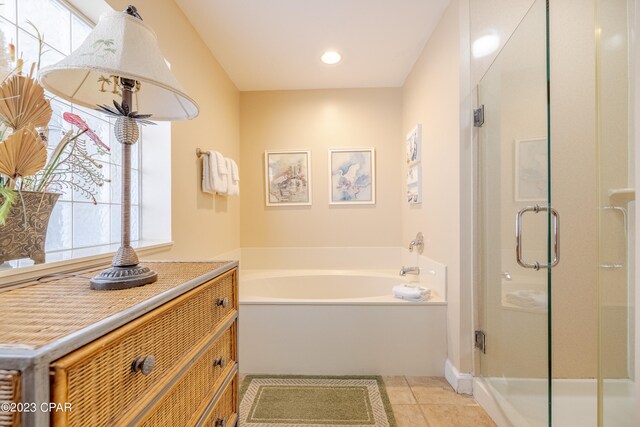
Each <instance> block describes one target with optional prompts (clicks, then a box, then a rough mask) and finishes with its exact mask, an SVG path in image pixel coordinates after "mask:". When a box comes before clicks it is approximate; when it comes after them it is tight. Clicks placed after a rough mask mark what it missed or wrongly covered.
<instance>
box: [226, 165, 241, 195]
mask: <svg viewBox="0 0 640 427" xmlns="http://www.w3.org/2000/svg"><path fill="white" fill-rule="evenodd" d="M226 161H227V170H228V171H229V178H228V189H227V194H228V195H229V196H237V195H239V194H240V172H239V171H238V165H237V164H236V162H235V161H234V160H233V159H229V158H227V159H226Z"/></svg>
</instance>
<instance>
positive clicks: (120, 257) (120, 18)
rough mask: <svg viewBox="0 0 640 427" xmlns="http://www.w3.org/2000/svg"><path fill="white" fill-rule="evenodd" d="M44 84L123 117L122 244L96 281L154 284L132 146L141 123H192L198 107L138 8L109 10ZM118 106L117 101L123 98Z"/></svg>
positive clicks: (118, 130)
mask: <svg viewBox="0 0 640 427" xmlns="http://www.w3.org/2000/svg"><path fill="white" fill-rule="evenodd" d="M39 79H40V83H41V84H42V85H43V86H44V87H45V88H46V89H47V90H48V91H49V92H51V93H53V94H55V95H57V96H59V97H61V98H64V99H66V100H68V101H71V102H73V103H74V104H78V105H82V106H83V107H88V108H93V109H97V108H99V107H100V108H101V110H102V112H106V113H108V114H111V115H113V116H116V117H117V120H116V123H115V135H116V139H117V140H118V142H120V143H121V144H122V242H121V245H120V248H119V249H118V252H117V253H116V255H115V256H114V257H113V261H112V263H111V268H109V269H106V270H104V271H102V272H101V273H99V274H98V275H97V276H95V277H93V278H92V279H91V288H92V289H97V290H116V289H127V288H132V287H135V286H142V285H146V284H149V283H153V282H155V281H156V280H157V274H156V273H155V272H154V271H152V270H151V269H150V268H149V267H146V266H144V265H141V264H140V263H139V261H138V256H137V255H136V252H135V250H134V249H133V248H132V247H131V223H130V220H131V146H132V145H133V144H135V143H136V141H137V140H138V136H139V128H138V125H139V122H143V123H144V122H145V119H147V118H151V120H155V121H171V120H181V119H192V118H194V117H196V116H197V115H198V106H197V104H196V103H195V101H193V100H192V99H191V98H190V97H189V96H187V95H186V94H185V93H184V91H183V90H182V87H181V86H180V84H179V83H178V81H177V80H176V79H175V77H174V76H173V74H172V73H171V70H170V69H169V67H168V66H167V63H166V61H165V59H164V57H163V56H162V53H161V52H160V48H159V47H158V41H157V37H156V35H155V33H154V32H153V30H152V29H151V28H150V27H149V26H148V25H147V24H145V23H144V22H143V21H142V18H141V17H140V15H139V14H138V12H137V10H136V8H135V7H134V6H129V7H128V8H127V9H126V10H125V11H124V12H115V11H114V12H108V13H105V14H104V15H102V16H101V17H100V21H99V22H98V24H97V25H96V26H95V28H94V29H93V30H92V31H91V33H89V35H88V36H87V38H86V39H85V40H84V42H83V43H82V45H81V46H80V47H79V48H78V49H76V50H75V51H73V52H72V53H71V54H70V55H69V56H67V57H66V58H64V59H63V60H61V61H60V62H58V63H56V64H54V65H51V66H48V67H45V68H43V69H41V70H40V74H39ZM120 97H121V103H118V102H117V101H116V100H115V99H114V98H120Z"/></svg>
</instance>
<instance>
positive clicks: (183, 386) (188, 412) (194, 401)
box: [132, 323, 236, 427]
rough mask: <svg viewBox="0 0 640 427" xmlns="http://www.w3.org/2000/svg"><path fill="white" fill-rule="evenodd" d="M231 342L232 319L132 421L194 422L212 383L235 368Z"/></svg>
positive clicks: (211, 391) (149, 423) (212, 390)
mask: <svg viewBox="0 0 640 427" xmlns="http://www.w3.org/2000/svg"><path fill="white" fill-rule="evenodd" d="M235 342H236V324H235V323H234V324H233V325H232V326H231V328H229V329H228V330H227V331H225V332H224V333H223V334H222V335H221V336H220V337H219V338H218V339H217V340H216V341H215V342H214V343H213V344H212V345H211V346H210V347H209V348H208V349H207V350H206V351H205V352H204V354H202V356H200V358H199V359H198V360H197V361H196V362H195V363H194V364H193V365H192V366H191V368H190V369H189V370H188V371H187V372H186V373H185V374H184V375H183V376H182V377H181V378H180V379H179V380H178V382H177V383H176V384H175V385H174V386H173V387H172V388H171V390H169V391H168V392H167V393H166V394H165V395H164V396H163V397H162V398H161V400H160V401H159V402H158V403H157V404H156V405H155V406H154V407H153V408H152V409H151V410H150V411H149V413H148V414H146V415H144V417H142V420H141V422H140V423H139V424H138V422H134V423H132V424H135V425H141V426H146V427H152V426H156V427H165V426H191V425H194V424H195V423H196V422H197V421H198V419H199V418H200V416H201V414H202V413H203V412H204V410H205V409H206V407H207V405H208V403H209V402H210V400H211V399H212V397H213V396H214V395H215V392H216V387H217V386H218V385H219V384H221V383H222V381H223V380H224V379H225V378H226V377H227V376H228V375H229V373H230V372H231V371H232V370H233V369H234V368H235V365H236V355H235ZM220 360H222V363H220V362H219V361H220Z"/></svg>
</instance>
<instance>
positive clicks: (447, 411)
mask: <svg viewBox="0 0 640 427" xmlns="http://www.w3.org/2000/svg"><path fill="white" fill-rule="evenodd" d="M383 378H384V382H385V386H386V388H387V394H388V395H389V400H390V401H391V406H392V407H393V414H394V415H395V417H396V422H397V423H398V427H492V426H495V423H494V422H493V421H492V420H491V418H489V416H488V415H487V413H486V412H485V411H484V409H482V407H481V406H480V405H478V403H477V402H476V401H475V400H474V399H473V397H470V396H463V395H460V394H458V393H456V392H455V391H453V389H452V388H451V386H450V385H449V383H448V382H447V381H446V380H445V379H444V378H441V377H383Z"/></svg>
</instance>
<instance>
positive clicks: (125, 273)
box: [91, 265, 158, 291]
mask: <svg viewBox="0 0 640 427" xmlns="http://www.w3.org/2000/svg"><path fill="white" fill-rule="evenodd" d="M156 280H158V274H157V273H156V272H155V271H153V270H151V269H150V268H149V267H145V266H144V265H132V266H129V267H111V268H108V269H106V270H103V271H101V272H100V274H98V275H97V276H95V277H94V278H92V279H91V289H94V290H96V291H116V290H121V289H129V288H135V287H138V286H144V285H148V284H150V283H153V282H155V281H156Z"/></svg>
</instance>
